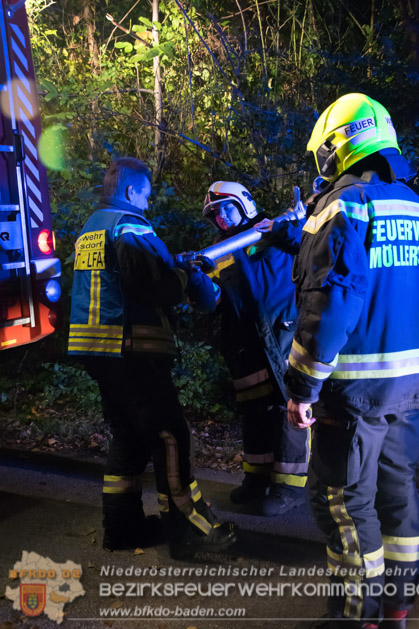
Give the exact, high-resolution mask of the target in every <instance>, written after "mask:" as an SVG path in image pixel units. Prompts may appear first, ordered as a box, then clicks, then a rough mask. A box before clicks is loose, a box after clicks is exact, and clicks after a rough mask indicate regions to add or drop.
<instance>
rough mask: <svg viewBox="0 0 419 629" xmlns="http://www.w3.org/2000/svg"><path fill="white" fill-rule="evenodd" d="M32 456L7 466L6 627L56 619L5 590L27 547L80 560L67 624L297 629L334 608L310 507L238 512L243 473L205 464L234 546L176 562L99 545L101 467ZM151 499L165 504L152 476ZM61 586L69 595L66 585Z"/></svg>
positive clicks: (13, 584)
mask: <svg viewBox="0 0 419 629" xmlns="http://www.w3.org/2000/svg"><path fill="white" fill-rule="evenodd" d="M3 454H4V453H3ZM32 459H33V457H32ZM32 459H28V460H26V461H25V460H18V461H16V460H13V459H10V458H7V457H4V456H3V459H2V461H1V463H2V464H0V629H14V628H15V627H26V628H27V629H41V628H42V629H43V628H45V629H50V628H52V627H57V623H56V622H55V621H52V620H49V619H48V618H47V617H46V615H45V614H41V615H40V616H36V617H29V616H27V615H25V614H23V613H22V611H21V610H20V609H13V603H12V601H11V600H9V599H8V598H6V597H5V591H6V588H7V587H8V588H17V587H18V586H19V579H11V578H10V572H9V571H10V570H12V569H13V567H14V566H15V564H16V562H17V561H20V560H21V559H22V553H23V551H27V552H32V553H37V554H38V555H41V556H43V557H48V558H50V560H51V561H53V562H55V563H58V564H65V563H66V562H67V561H69V560H70V561H72V562H74V563H75V564H77V565H80V566H81V569H82V576H81V579H80V582H81V584H82V586H83V588H84V590H85V594H84V595H83V596H79V597H77V598H75V599H74V600H73V601H72V602H68V603H67V604H65V606H64V607H63V608H62V609H63V610H64V619H63V621H62V623H61V624H60V625H59V626H61V627H62V628H63V629H67V628H68V629H70V628H71V629H81V628H83V629H85V628H88V629H96V628H102V627H103V628H105V627H121V628H122V627H123V628H124V629H131V628H134V627H135V628H138V627H139V628H141V629H149V628H150V629H166V628H167V629H171V628H172V627H173V629H178V628H185V629H193V628H196V629H236V628H237V629H244V628H246V629H248V628H249V629H251V628H253V627H262V626H264V625H266V627H277V628H281V629H282V628H283V629H291V628H292V627H294V626H295V624H296V619H299V618H317V617H319V616H321V615H322V614H323V613H325V610H326V598H325V589H324V584H327V583H328V580H327V578H326V577H325V576H323V575H322V570H324V569H325V567H326V565H325V553H324V545H323V543H322V536H321V533H320V532H319V531H318V529H317V527H316V525H315V523H314V520H313V517H312V515H311V512H310V509H309V507H308V504H307V505H305V506H303V507H300V508H298V509H294V510H293V511H291V512H289V513H288V514H286V515H285V516H282V517H275V518H263V517H259V516H255V515H249V514H247V513H245V512H241V513H239V512H237V511H234V512H233V511H232V505H231V503H230V502H229V500H228V494H229V492H230V491H231V489H232V488H233V487H234V484H233V483H236V484H237V483H238V482H239V478H240V477H237V476H231V475H230V474H227V473H223V472H214V471H212V470H200V471H198V479H199V484H200V487H201V491H202V493H203V494H204V497H205V498H206V499H209V500H210V501H211V504H212V506H213V508H214V509H215V511H216V512H217V514H218V515H219V517H220V519H231V520H233V521H234V522H236V523H237V524H238V526H239V527H240V530H241V534H240V539H239V541H238V542H237V544H236V545H235V546H234V547H233V548H232V549H230V550H229V551H228V552H227V553H225V554H217V555H210V554H202V555H200V556H199V557H198V558H196V559H195V560H194V561H193V562H192V563H191V562H180V561H173V560H172V559H171V558H170V556H169V554H168V549H167V547H166V546H165V545H161V546H157V547H155V548H150V549H145V550H144V553H143V554H137V555H135V554H134V553H133V552H132V551H124V552H115V553H108V552H105V551H103V550H102V548H101V537H102V529H101V508H100V500H101V478H100V476H101V473H102V469H101V466H100V465H95V464H80V463H77V462H76V463H74V462H71V461H67V462H66V461H63V460H62V459H60V460H58V464H57V460H56V459H53V458H51V459H50V460H46V459H45V458H40V459H35V460H32ZM144 503H145V510H146V512H147V513H148V514H151V513H157V507H156V500H155V491H154V487H153V479H152V474H151V473H147V474H146V479H145V486H144ZM38 580H39V579H38ZM175 588H177V590H175ZM61 590H62V593H63V595H64V598H65V594H66V590H69V586H68V585H67V583H66V584H65V587H63V588H61ZM417 611H419V610H417ZM151 615H153V617H150V616H151ZM415 616H417V617H419V613H415ZM412 629H419V623H418V624H412Z"/></svg>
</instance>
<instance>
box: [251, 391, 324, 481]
mask: <svg viewBox="0 0 419 629" xmlns="http://www.w3.org/2000/svg"><path fill="white" fill-rule="evenodd" d="M272 398H273V396H269V397H264V398H259V399H257V400H253V401H252V402H247V403H242V404H240V405H239V409H240V410H241V412H242V414H243V415H242V417H243V420H242V421H243V450H244V463H243V471H244V472H245V473H247V474H257V475H259V476H260V477H261V478H265V479H266V480H267V481H269V480H270V481H271V482H272V483H278V484H280V483H283V484H284V485H287V486H288V487H292V488H298V487H304V486H305V484H306V482H307V471H308V463H309V457H310V438H311V433H310V431H309V430H308V431H304V430H300V429H299V428H294V427H293V426H291V425H290V424H289V423H288V421H287V413H286V411H285V410H284V408H285V402H284V403H283V404H279V403H277V402H276V401H275V400H273V399H272Z"/></svg>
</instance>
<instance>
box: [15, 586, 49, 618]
mask: <svg viewBox="0 0 419 629" xmlns="http://www.w3.org/2000/svg"><path fill="white" fill-rule="evenodd" d="M19 590H20V609H21V610H22V611H23V613H24V614H26V615H27V616H39V615H40V614H42V612H43V611H44V609H45V605H46V603H47V586H46V584H45V583H21V584H20V586H19Z"/></svg>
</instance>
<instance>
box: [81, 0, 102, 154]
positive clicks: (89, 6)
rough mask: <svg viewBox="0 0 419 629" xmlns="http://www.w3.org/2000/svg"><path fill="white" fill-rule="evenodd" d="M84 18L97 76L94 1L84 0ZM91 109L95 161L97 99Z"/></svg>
mask: <svg viewBox="0 0 419 629" xmlns="http://www.w3.org/2000/svg"><path fill="white" fill-rule="evenodd" d="M83 19H84V21H85V23H86V29H87V44H88V48H89V57H90V63H91V67H92V74H93V75H94V76H97V75H98V72H99V54H98V46H97V41H96V37H95V31H96V8H95V5H94V3H90V2H89V0H84V2H83ZM91 109H92V122H91V124H90V133H89V145H90V151H89V159H91V160H92V161H93V160H94V159H96V135H97V127H96V118H97V114H98V111H99V108H98V104H97V101H96V100H93V101H92V104H91Z"/></svg>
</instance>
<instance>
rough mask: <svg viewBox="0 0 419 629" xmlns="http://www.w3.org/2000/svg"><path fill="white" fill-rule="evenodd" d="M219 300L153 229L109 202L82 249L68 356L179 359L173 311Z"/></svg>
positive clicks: (88, 227) (89, 226)
mask: <svg viewBox="0 0 419 629" xmlns="http://www.w3.org/2000/svg"><path fill="white" fill-rule="evenodd" d="M185 290H186V292H188V291H189V290H190V291H191V293H192V294H193V297H194V299H195V300H197V299H198V300H199V298H200V295H201V293H202V294H203V295H204V305H203V306H202V304H201V308H202V309H204V310H205V295H206V292H207V291H210V292H211V294H212V293H213V288H212V284H211V282H210V280H208V278H206V277H205V276H204V275H203V274H202V273H200V272H196V271H192V270H191V269H190V268H189V266H188V265H183V268H182V269H181V268H177V267H175V266H174V262H173V260H172V258H171V256H170V254H169V252H168V250H167V248H166V246H165V244H164V243H163V241H162V240H160V239H159V238H158V237H157V235H156V233H155V232H154V230H153V228H152V226H151V224H150V223H149V221H148V220H147V219H146V218H145V217H144V216H143V215H142V214H140V213H138V211H136V208H135V207H134V206H132V205H131V204H128V203H124V202H122V201H120V200H116V199H110V200H105V203H104V204H103V206H102V208H101V209H99V210H97V211H96V212H94V214H92V216H91V217H90V218H89V220H88V221H87V223H86V224H85V226H84V227H83V229H82V231H81V234H80V236H79V237H78V239H77V242H76V255H75V263H74V281H73V289H72V303H71V315H70V338H69V345H68V350H69V354H73V355H81V356H83V355H85V356H92V355H96V356H121V355H123V354H124V353H126V352H136V353H148V354H150V353H151V354H156V353H157V354H166V355H176V353H177V348H176V344H175V340H174V336H173V331H172V326H171V317H172V314H171V306H173V305H176V304H177V303H179V302H181V301H182V300H183V299H184V298H185Z"/></svg>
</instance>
